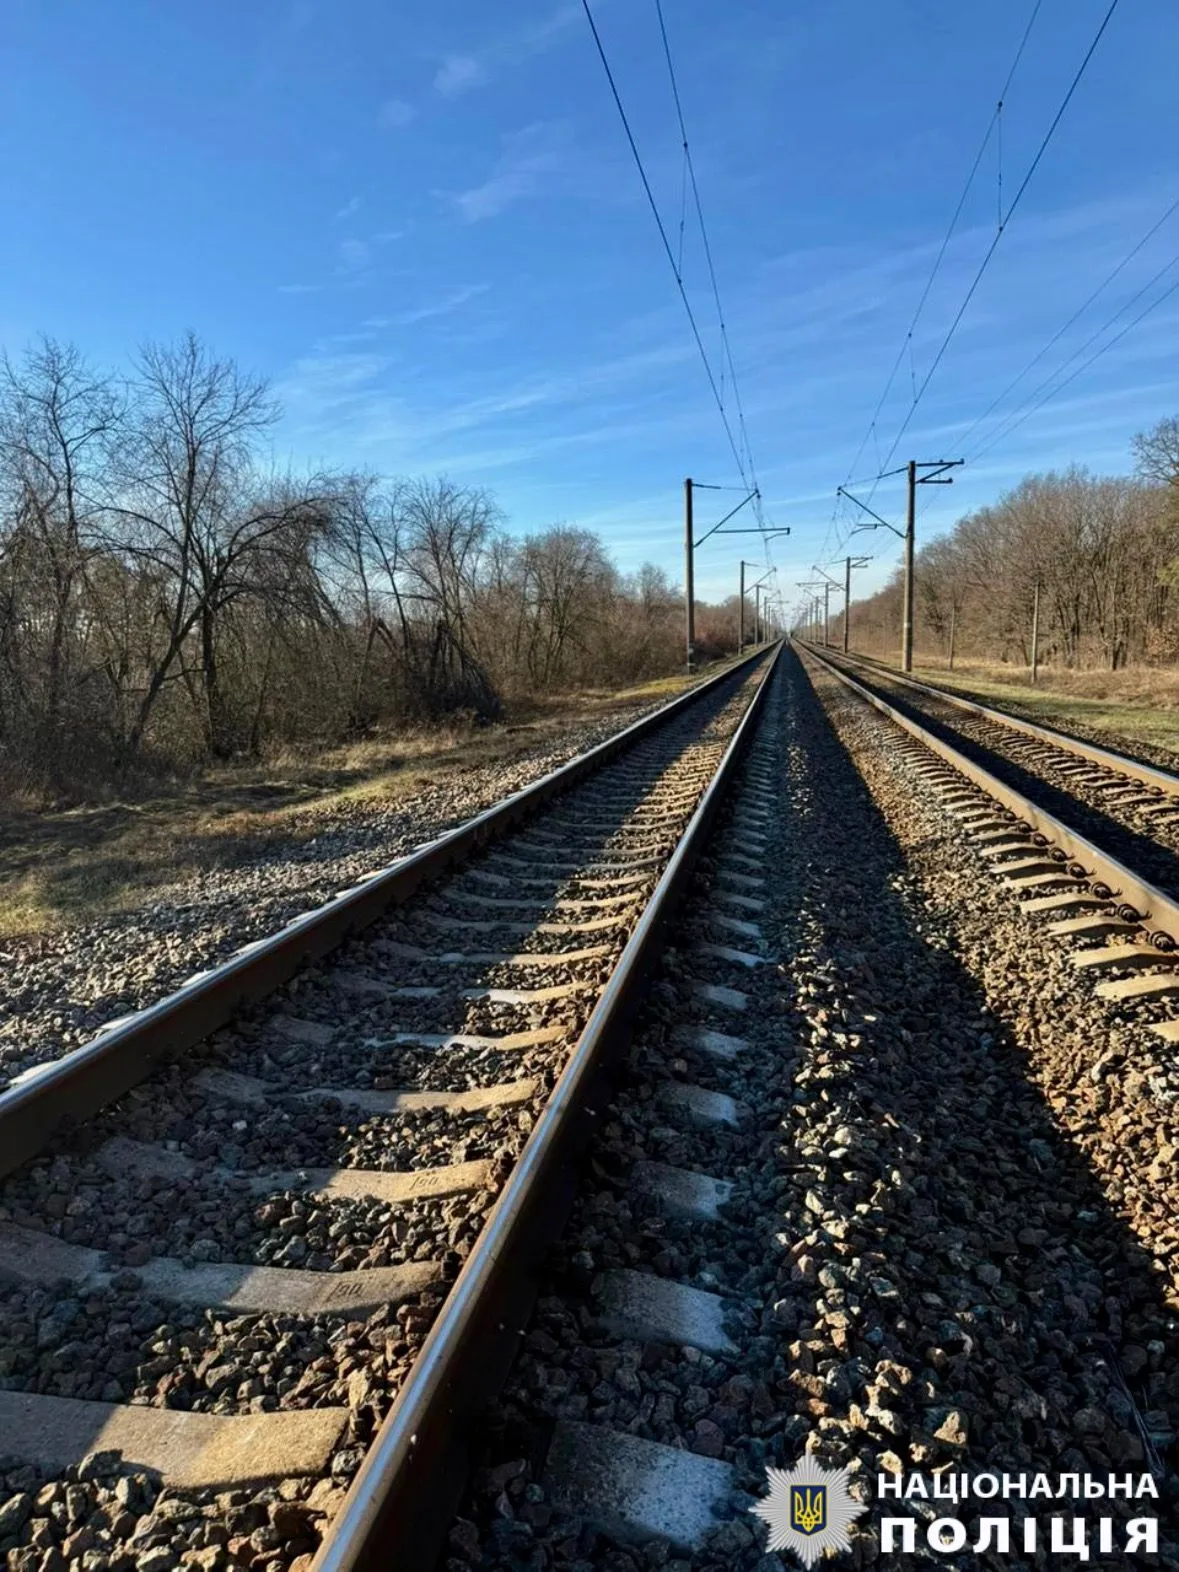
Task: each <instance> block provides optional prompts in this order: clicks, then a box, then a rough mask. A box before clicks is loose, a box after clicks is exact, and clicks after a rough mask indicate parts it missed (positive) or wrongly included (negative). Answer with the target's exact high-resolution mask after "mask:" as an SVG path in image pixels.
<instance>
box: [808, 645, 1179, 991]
mask: <svg viewBox="0 0 1179 1572" xmlns="http://www.w3.org/2000/svg"><path fill="white" fill-rule="evenodd" d="M807 654H808V655H809V656H810V658H811V659H812V660H814V661H816V662H817V663H818V664H819V665H820V666H822V667H823V669H824V670H825V671H827V672H829V673H830V674H831V676H833V677H835V678H836V679H837V680H838V681H839V682H842V683H843V684H844V686H845V687H847V688H849V689H850V690H851V691H852V692H853V693H855V694H856V695H857V696H858V697H859V698H861V699H863V700H864V702H865V703H867V704H871V705H872V707H873V708H874V709H877V710H879V711H880V713H881V714H882V715H887V716H888V718H889V720H891V721H893V722H894V723H895V724H896V725H897V726H899V727H900V728H901V730H902V731H905V732H908V734H909V735H910V736H911V737H914V738H916V740H917V741H918V742H919V743H921V744H922V746H923V747H925V748H928V749H929V750H930V752H931V753H935V754H937V756H938V757H939V758H940V759H942V760H944V761H945V763H947V764H948V765H950V767H951V768H952V769H954V770H957V771H958V773H959V774H960V775H964V776H965V777H966V779H967V780H968V781H970V782H971V784H972V785H975V786H977V787H978V788H979V789H980V791H983V792H985V793H986V795H987V796H988V797H992V798H994V800H995V801H996V802H997V803H999V804H1001V806H1002V807H1004V808H1006V809H1008V810H1009V811H1010V812H1011V813H1013V814H1014V815H1015V816H1016V818H1017V819H1020V820H1022V821H1023V823H1024V824H1025V825H1027V826H1028V827H1029V828H1030V829H1031V830H1033V831H1034V832H1035V833H1036V834H1038V835H1042V836H1043V837H1044V838H1045V840H1047V841H1051V842H1052V843H1053V844H1054V845H1055V846H1058V847H1059V848H1060V849H1061V850H1062V851H1064V852H1065V853H1066V854H1067V855H1066V861H1067V862H1068V863H1073V864H1076V865H1077V866H1078V867H1082V868H1087V869H1089V870H1091V871H1088V872H1086V874H1085V878H1084V879H1083V880H1082V879H1080V878H1078V880H1077V882H1078V883H1083V882H1089V883H1100V884H1103V885H1105V886H1107V887H1108V888H1109V890H1110V892H1111V893H1110V901H1111V903H1121V904H1122V905H1125V906H1130V907H1133V908H1134V910H1135V912H1136V913H1137V914H1138V918H1139V920H1140V921H1141V922H1142V925H1143V926H1144V927H1146V928H1148V929H1150V930H1151V932H1152V935H1153V934H1157V935H1159V936H1160V937H1161V938H1162V939H1163V940H1164V942H1165V941H1166V940H1168V939H1169V940H1171V941H1172V943H1173V944H1174V945H1179V901H1175V900H1172V898H1171V897H1170V896H1169V895H1165V894H1164V893H1163V891H1162V890H1160V889H1158V888H1156V886H1155V885H1153V884H1149V883H1148V882H1147V881H1146V880H1145V879H1140V878H1139V877H1138V875H1137V874H1136V873H1134V872H1133V871H1132V870H1131V869H1130V868H1127V867H1126V866H1125V864H1124V863H1121V862H1119V861H1118V860H1117V858H1116V857H1111V856H1110V855H1109V853H1108V852H1104V851H1102V850H1101V848H1100V847H1099V846H1096V845H1094V843H1093V842H1092V841H1091V840H1088V839H1087V838H1086V837H1085V836H1084V835H1081V834H1080V833H1079V832H1078V831H1077V830H1074V829H1071V828H1070V827H1069V826H1068V825H1067V824H1065V823H1064V822H1063V820H1061V819H1058V818H1056V817H1055V816H1054V815H1053V814H1051V813H1048V812H1046V811H1045V809H1043V808H1039V807H1037V806H1036V804H1035V803H1033V802H1030V801H1029V800H1028V799H1027V798H1026V797H1025V796H1023V795H1022V793H1020V792H1018V791H1016V790H1014V788H1013V787H1011V786H1007V785H1005V784H1004V782H1003V781H1001V780H999V779H997V777H996V776H994V775H992V774H991V773H990V771H989V770H984V769H983V767H982V766H981V765H980V764H975V763H974V761H973V760H972V759H968V758H967V757H966V756H965V754H962V753H959V752H958V750H957V749H956V748H953V747H951V746H950V744H949V743H947V742H943V741H942V740H941V738H940V737H935V736H934V735H933V733H932V732H928V731H926V730H925V728H924V727H923V726H921V725H919V724H918V723H917V722H916V721H914V720H911V719H910V718H909V717H908V716H907V715H904V714H902V713H901V711H900V710H897V709H894V708H893V706H892V705H891V704H889V703H888V702H887V700H885V699H882V698H881V697H880V696H879V694H876V693H873V692H872V690H871V689H870V688H866V687H865V686H864V685H863V683H860V682H857V681H856V679H855V678H854V677H852V676H850V675H849V674H848V673H847V672H846V671H843V670H841V668H840V667H839V666H837V665H836V664H835V662H834V661H831V660H828V659H826V658H825V657H824V656H822V655H819V654H817V653H816V651H814V650H813V649H810V648H809V647H808V648H807ZM1160 950H1161V947H1160ZM1163 959H1164V957H1163V955H1162V954H1161V953H1160V956H1159V960H1160V964H1161V963H1162V960H1163Z"/></svg>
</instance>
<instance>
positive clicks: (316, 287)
mask: <svg viewBox="0 0 1179 1572" xmlns="http://www.w3.org/2000/svg"><path fill="white" fill-rule="evenodd" d="M322 288H323V285H322V284H280V285H279V286H278V292H279V294H280V295H314V294H317V293H318V292H319V291H320V290H321V289H322Z"/></svg>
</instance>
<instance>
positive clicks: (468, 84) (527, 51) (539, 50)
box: [434, 0, 582, 98]
mask: <svg viewBox="0 0 1179 1572" xmlns="http://www.w3.org/2000/svg"><path fill="white" fill-rule="evenodd" d="M581 16H582V10H581V7H580V5H577V4H575V3H572V0H561V3H560V4H559V5H558V6H557V7H556V9H555V10H553V11H551V12H550V13H549V15H548V16H546V17H544V18H543V19H542V20H541V21H539V22H537V23H535V24H534V25H533V26H530V27H525V28H523V29H521V30H518V31H516V32H512V33H508V34H505V35H504V36H503V37H501V38H500V39H498V40H497V41H496V42H494V43H492V44H490V45H489V46H488V47H487V48H486V49H484V50H482V51H481V52H480V53H479V54H470V53H467V54H452V55H447V56H446V58H445V59H444V60H443V62H442V64H441V65H440V66H439V68H438V70H437V72H436V73H435V76H434V88H435V91H436V92H438V93H440V94H441V95H442V97H443V98H459V97H460V96H461V95H462V94H463V93H469V92H470V91H471V90H472V89H473V88H476V87H483V86H484V85H485V84H486V83H487V82H490V81H491V78H492V76H493V75H494V74H495V73H496V71H498V70H500V69H502V68H503V67H505V66H513V65H519V64H521V62H523V61H525V60H528V59H530V58H531V57H532V56H533V55H539V54H543V52H544V51H545V50H546V49H549V48H551V47H552V45H553V44H554V43H555V42H556V41H557V40H558V39H559V38H560V37H561V36H562V35H563V34H564V33H566V32H567V31H568V30H569V29H570V28H571V27H572V26H574V25H576V24H578V23H579V22H580V21H581Z"/></svg>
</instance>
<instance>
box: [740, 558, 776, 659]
mask: <svg viewBox="0 0 1179 1572" xmlns="http://www.w3.org/2000/svg"><path fill="white" fill-rule="evenodd" d="M748 566H749V567H753V563H752V562H751V563H749V564H748ZM745 567H746V564H745V563H742V564H741V573H742V582H744V573H745ZM776 572H777V569H776V568H771V569H770V570H769V572H768V573H763V574H762V576H761V578H760V579H758V581H757V583H756V584H755V585H754V586H753V642H754V644H760V643H761V587H762V585H763V584H764V583H765V581H766V580H767V579H768V578H772V577H773V575H774V574H775V573H776Z"/></svg>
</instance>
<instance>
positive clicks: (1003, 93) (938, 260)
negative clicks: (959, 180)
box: [843, 0, 1043, 486]
mask: <svg viewBox="0 0 1179 1572" xmlns="http://www.w3.org/2000/svg"><path fill="white" fill-rule="evenodd" d="M1042 4H1043V0H1035V4H1034V5H1033V7H1032V14H1031V16H1030V17H1029V18H1028V23H1027V26H1026V27H1025V28H1024V30H1023V37H1022V38H1021V39H1020V41H1019V48H1018V49H1017V50H1016V51H1015V58H1014V60H1012V62H1011V67H1010V69H1009V70H1008V72H1007V77H1006V80H1005V81H1004V83H1003V86H1002V87H1001V88H1000V90H999V97H998V99H997V100H996V103H995V108H994V111H993V112H992V114H991V118H990V120H989V121H988V123H987V129H986V131H985V132H984V133H983V139H982V141H981V142H980V143H979V147H978V152H977V153H976V154H975V155H974V163H973V164H971V166H970V173H969V174H968V175H967V177H966V184H965V185H964V186H963V187H962V195H961V196H960V197H959V198H958V205H957V207H955V209H954V213H953V216H952V218H951V219H950V223H949V227H948V228H947V230H946V233H945V235H944V236H943V237H942V243H941V245H940V247H939V248H938V253H937V256H936V257H935V258H934V260H933V267H932V268H931V269H930V271H929V277H928V278H927V279H926V280H925V288H924V289H923V290H922V291H921V298H920V299H919V300H918V302H917V309H916V310H915V311H914V313H913V320H912V321H911V322H910V323H909V326H908V330H907V331H906V333H905V336H904V338H903V339H902V340H901V345H900V348H899V349H898V350H897V354H896V359H895V360H894V361H893V364H892V370H891V371H890V372H889V374H888V379H887V381H886V382H885V384H884V392H883V393H881V395H880V397H879V399H878V400H877V402H876V408H875V409H874V410H873V411H872V418H871V419H870V420H869V422H868V429H867V431H865V433H864V436H863V439H862V440H861V442H860V445H859V447H858V448H857V449H856V456H855V458H854V459H852V461H851V464H850V465H849V467H848V472H847V476H846V477H845V479H844V482H843V484H844V485H845V486H849V485H851V483H852V482H851V475H852V472H853V471H854V469H855V468H856V465H857V464H858V463H859V462H860V458H861V456H862V454H863V452H864V449H865V448H866V447H867V445H868V439H869V437H871V436H873V435H874V433H875V430H876V422H877V421H878V420H879V418H880V412H881V410H882V409H883V408H884V404H885V400H886V399H887V398H888V395H889V393H891V391H892V385H893V383H894V382H895V381H896V375H897V372H898V371H899V370H900V368H901V362H902V361H903V360H904V358H905V351H906V349H907V350H908V351H909V355H910V363H911V360H912V353H913V334H914V332H915V331H916V328H917V324H918V322H919V321H920V320H921V313H922V312H923V311H924V310H925V302H926V301H927V300H928V299H929V294H930V291H931V290H932V288H933V285H934V281H935V280H936V278H937V275H938V273H939V271H940V269H941V265H942V260H943V259H944V257H945V254H946V248H947V247H948V246H949V244H950V241H951V239H952V238H953V235H954V231H955V229H957V227H958V220H959V219H960V218H961V216H962V209H963V208H964V207H965V206H966V198H967V197H968V196H969V195H970V188H971V187H972V186H973V184H974V177H975V175H977V174H978V169H979V165H980V164H981V163H982V160H983V154H984V153H985V152H986V150H987V148H988V146H989V145H990V141H991V137H992V136H993V135H994V134H995V131H996V128H997V127H1000V126H1001V124H1002V114H1003V104H1004V101H1005V99H1006V97H1007V93H1008V90H1009V89H1010V87H1011V83H1012V81H1013V80H1014V78H1015V72H1016V69H1017V68H1018V66H1019V62H1020V61H1021V60H1022V59H1023V52H1024V50H1025V48H1026V47H1027V41H1028V39H1029V37H1030V36H1031V31H1032V28H1033V27H1034V26H1035V22H1036V17H1037V16H1038V15H1039V14H1040V7H1041V5H1042ZM1001 179H1002V171H1001V170H1000V180H1001ZM1001 189H1002V188H1001V187H1000V190H1001ZM999 221H1000V223H1002V209H1000V213H999ZM914 382H915V378H914ZM914 395H915V396H916V386H914ZM877 467H878V468H879V469H883V468H884V464H883V463H880V464H878V466H877Z"/></svg>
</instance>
